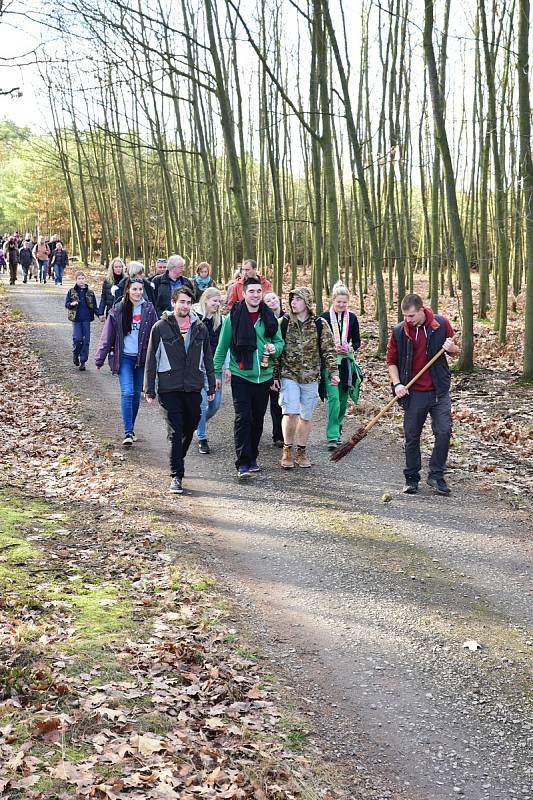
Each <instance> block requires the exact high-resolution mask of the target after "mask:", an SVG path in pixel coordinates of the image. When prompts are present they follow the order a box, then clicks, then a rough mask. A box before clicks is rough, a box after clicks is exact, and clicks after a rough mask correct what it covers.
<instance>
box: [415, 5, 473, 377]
mask: <svg viewBox="0 0 533 800" xmlns="http://www.w3.org/2000/svg"><path fill="white" fill-rule="evenodd" d="M424 55H425V59H426V67H427V71H428V83H429V89H430V93H431V104H432V107H433V116H434V119H435V132H436V135H437V142H438V146H439V149H440V153H441V157H442V165H443V168H444V175H445V183H446V202H447V206H448V214H449V217H450V225H451V229H452V236H453V242H454V247H455V257H456V260H457V266H458V269H459V277H460V280H461V289H462V313H463V331H462V334H463V335H462V347H461V355H460V357H459V369H461V370H465V371H471V370H472V369H473V368H474V316H473V307H472V286H471V283H470V270H469V265H468V259H467V256H466V249H465V242H464V238H463V230H462V227H461V218H460V216H459V208H458V205H457V194H456V190H455V175H454V171H453V164H452V157H451V153H450V148H449V145H448V136H447V134H446V126H445V123H444V112H443V99H442V96H441V92H440V84H439V76H438V72H437V63H436V61H435V52H434V50H433V0H425V14H424Z"/></svg>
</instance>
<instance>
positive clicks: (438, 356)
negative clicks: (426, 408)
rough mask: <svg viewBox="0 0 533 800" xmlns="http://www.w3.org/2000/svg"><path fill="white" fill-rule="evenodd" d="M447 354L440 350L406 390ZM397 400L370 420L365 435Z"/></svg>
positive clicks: (390, 402)
mask: <svg viewBox="0 0 533 800" xmlns="http://www.w3.org/2000/svg"><path fill="white" fill-rule="evenodd" d="M445 352H446V351H445V350H444V348H443V347H442V348H441V349H440V350H439V352H438V353H436V355H434V356H433V358H432V359H431V360H430V361H428V363H427V364H426V365H425V366H424V367H422V369H421V370H420V372H417V373H416V375H415V377H414V378H411V380H410V381H409V383H408V384H407V385H406V387H405V388H406V389H409V388H410V387H411V386H412V385H413V383H416V382H417V380H418V379H419V378H420V376H421V375H423V374H424V372H426V370H428V369H429V368H430V367H431V366H432V365H433V364H434V363H435V361H437V359H439V358H440V357H441V355H442V354H443V353H445ZM397 400H398V398H397V397H396V395H395V396H394V397H393V398H392V400H389V402H388V403H387V405H386V406H383V408H382V409H381V411H379V412H378V413H377V414H376V416H375V417H373V418H372V419H371V420H370V422H368V423H367V424H366V425H365V428H364V430H365V433H368V431H369V430H371V429H372V428H373V427H374V425H375V424H376V422H378V421H379V420H380V419H381V417H382V416H383V415H384V414H386V413H387V411H390V409H391V408H392V407H393V405H394V403H395V402H396V401H397Z"/></svg>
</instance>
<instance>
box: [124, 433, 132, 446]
mask: <svg viewBox="0 0 533 800" xmlns="http://www.w3.org/2000/svg"><path fill="white" fill-rule="evenodd" d="M132 444H133V436H132V435H131V433H127V434H126V435H125V436H124V438H123V440H122V447H131V446H132Z"/></svg>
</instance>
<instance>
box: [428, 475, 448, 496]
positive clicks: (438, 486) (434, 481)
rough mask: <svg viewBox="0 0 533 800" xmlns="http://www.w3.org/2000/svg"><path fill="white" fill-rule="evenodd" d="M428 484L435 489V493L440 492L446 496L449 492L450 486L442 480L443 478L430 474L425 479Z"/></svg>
mask: <svg viewBox="0 0 533 800" xmlns="http://www.w3.org/2000/svg"><path fill="white" fill-rule="evenodd" d="M427 483H428V486H431V488H432V489H435V492H436V493H437V494H442V495H444V496H447V495H449V494H451V492H450V487H449V486H448V484H447V483H446V481H445V480H444V478H432V477H431V476H430V477H429V478H428V480H427Z"/></svg>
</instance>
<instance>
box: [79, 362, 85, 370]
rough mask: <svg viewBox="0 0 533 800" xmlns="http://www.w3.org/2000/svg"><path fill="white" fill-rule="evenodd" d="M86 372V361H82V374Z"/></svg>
mask: <svg viewBox="0 0 533 800" xmlns="http://www.w3.org/2000/svg"><path fill="white" fill-rule="evenodd" d="M85 370H86V366H85V361H82V362H81V363H80V372H85Z"/></svg>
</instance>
